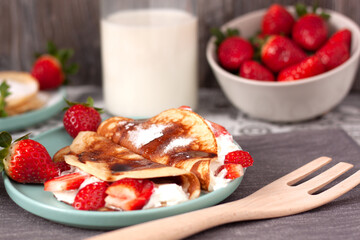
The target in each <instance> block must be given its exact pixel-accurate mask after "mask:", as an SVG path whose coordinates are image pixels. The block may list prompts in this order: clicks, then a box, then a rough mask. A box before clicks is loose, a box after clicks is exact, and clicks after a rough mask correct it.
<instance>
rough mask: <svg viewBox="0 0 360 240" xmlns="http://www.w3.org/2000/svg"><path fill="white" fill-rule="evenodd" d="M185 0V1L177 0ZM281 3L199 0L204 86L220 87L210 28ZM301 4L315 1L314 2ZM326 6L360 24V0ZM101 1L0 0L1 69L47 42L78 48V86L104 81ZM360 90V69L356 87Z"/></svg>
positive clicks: (20, 65)
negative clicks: (209, 50)
mask: <svg viewBox="0 0 360 240" xmlns="http://www.w3.org/2000/svg"><path fill="white" fill-rule="evenodd" d="M179 1H181V0H179ZM274 2H277V3H281V4H283V5H293V4H294V3H296V2H298V1H293V0H288V1H285V0H280V1H273V0H197V14H198V17H199V42H200V80H199V81H200V86H202V87H217V86H218V85H217V83H216V81H215V79H214V76H213V74H212V73H211V71H210V69H209V66H208V64H207V62H206V59H205V46H206V42H207V41H208V39H209V37H210V34H209V29H210V28H211V27H218V26H220V25H222V24H223V23H225V22H227V21H228V20H230V19H232V18H234V17H236V16H239V15H241V14H244V13H248V12H250V11H253V10H256V9H261V8H266V7H268V6H270V5H271V4H272V3H274ZM302 2H303V3H306V4H309V5H312V4H313V1H311V0H306V1H302ZM318 2H319V5H320V6H321V7H324V8H328V9H333V10H336V11H339V12H341V13H343V14H345V15H347V16H349V17H350V18H351V19H353V20H354V21H355V22H357V23H358V24H360V1H359V0H319V1H318ZM99 14H100V11H99V0H0V16H1V20H0V70H23V71H29V70H30V69H31V65H32V62H33V60H34V57H33V53H34V52H41V51H44V48H45V46H46V42H47V41H48V40H53V41H54V42H55V43H56V44H57V45H59V46H62V47H69V48H73V49H74V50H75V56H74V60H75V61H76V62H78V63H79V65H80V70H79V73H78V74H77V75H76V76H75V77H74V78H73V79H72V83H71V84H74V85H79V84H98V85H101V63H100V47H99V46H100V37H99ZM353 89H356V90H360V74H358V76H357V81H356V82H355V84H354V88H353Z"/></svg>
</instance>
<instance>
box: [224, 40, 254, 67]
mask: <svg viewBox="0 0 360 240" xmlns="http://www.w3.org/2000/svg"><path fill="white" fill-rule="evenodd" d="M217 54H218V59H219V63H220V65H221V66H222V67H223V68H224V69H226V70H228V71H238V70H239V68H240V65H241V64H242V63H243V62H244V61H246V60H250V59H251V58H252V57H253V54H254V50H253V48H252V46H251V44H250V42H248V41H247V40H245V39H243V38H241V37H238V36H233V37H229V38H226V39H225V40H224V41H223V42H222V43H221V44H220V46H219V48H218V51H217Z"/></svg>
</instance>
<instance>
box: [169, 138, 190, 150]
mask: <svg viewBox="0 0 360 240" xmlns="http://www.w3.org/2000/svg"><path fill="white" fill-rule="evenodd" d="M192 141H193V139H192V138H184V137H179V138H175V139H173V140H171V141H170V143H169V144H168V145H167V146H166V148H165V149H164V152H165V153H168V152H170V151H171V150H172V149H174V148H177V147H185V146H187V145H189V144H190V143H191V142H192Z"/></svg>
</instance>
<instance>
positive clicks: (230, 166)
mask: <svg viewBox="0 0 360 240" xmlns="http://www.w3.org/2000/svg"><path fill="white" fill-rule="evenodd" d="M224 169H226V175H225V178H226V179H235V178H239V177H241V176H242V175H243V174H244V171H243V168H242V166H241V165H240V164H235V163H227V164H224V165H222V166H221V167H219V168H218V170H217V171H216V173H215V175H218V174H219V173H220V172H221V171H223V170H224Z"/></svg>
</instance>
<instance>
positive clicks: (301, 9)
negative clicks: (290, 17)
mask: <svg viewBox="0 0 360 240" xmlns="http://www.w3.org/2000/svg"><path fill="white" fill-rule="evenodd" d="M318 7H319V4H318V3H317V2H315V3H314V5H313V6H312V13H314V14H317V10H318ZM295 10H296V14H297V15H298V17H299V18H300V17H302V16H304V15H306V14H308V10H307V6H306V5H304V4H302V3H297V4H296V5H295ZM318 15H319V16H320V17H322V18H323V19H324V20H328V19H329V18H330V14H328V13H326V12H324V11H323V12H321V13H319V14H318Z"/></svg>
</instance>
